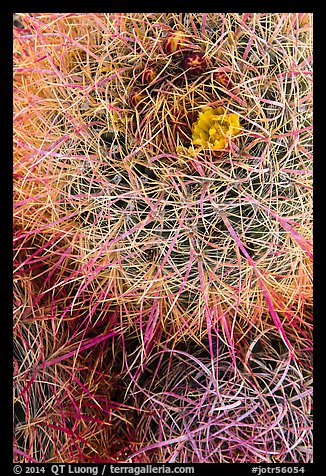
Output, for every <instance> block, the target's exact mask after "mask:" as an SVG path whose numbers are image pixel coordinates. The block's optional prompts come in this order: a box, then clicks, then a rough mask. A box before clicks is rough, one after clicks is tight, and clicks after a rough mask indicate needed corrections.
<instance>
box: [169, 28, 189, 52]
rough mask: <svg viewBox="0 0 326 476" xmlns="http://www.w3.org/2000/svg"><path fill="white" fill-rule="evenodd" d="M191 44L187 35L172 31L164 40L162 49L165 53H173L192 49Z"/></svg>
mask: <svg viewBox="0 0 326 476" xmlns="http://www.w3.org/2000/svg"><path fill="white" fill-rule="evenodd" d="M193 46H194V44H193V43H192V41H191V39H190V37H189V35H187V34H186V33H185V32H183V31H172V32H171V33H170V34H169V35H168V36H167V37H166V38H165V40H164V43H163V49H164V51H165V53H167V54H170V53H175V52H179V51H187V50H189V49H192V48H193Z"/></svg>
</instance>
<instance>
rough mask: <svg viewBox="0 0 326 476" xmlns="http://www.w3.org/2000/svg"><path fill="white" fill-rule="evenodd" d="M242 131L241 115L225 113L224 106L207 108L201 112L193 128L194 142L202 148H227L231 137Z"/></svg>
mask: <svg viewBox="0 0 326 476" xmlns="http://www.w3.org/2000/svg"><path fill="white" fill-rule="evenodd" d="M240 131H241V126H240V121H239V116H238V115H237V114H225V110H224V109H223V108H222V107H218V108H217V109H213V108H212V107H208V108H206V109H205V110H204V111H202V112H201V113H200V114H199V117H198V119H197V121H196V122H195V123H194V125H193V129H192V143H193V144H194V145H196V146H199V147H200V148H202V149H212V150H221V149H225V147H226V146H227V144H228V142H229V139H231V138H232V137H233V136H236V135H237V134H239V132H240Z"/></svg>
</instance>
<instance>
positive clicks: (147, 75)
mask: <svg viewBox="0 0 326 476" xmlns="http://www.w3.org/2000/svg"><path fill="white" fill-rule="evenodd" d="M156 76H157V72H156V71H155V69H154V68H146V69H144V71H143V72H142V75H141V82H142V83H143V84H149V83H151V82H152V81H153V80H154V79H155V78H156Z"/></svg>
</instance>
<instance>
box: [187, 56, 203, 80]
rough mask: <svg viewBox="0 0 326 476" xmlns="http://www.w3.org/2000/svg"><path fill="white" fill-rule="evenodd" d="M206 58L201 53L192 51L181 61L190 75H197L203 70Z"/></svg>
mask: <svg viewBox="0 0 326 476" xmlns="http://www.w3.org/2000/svg"><path fill="white" fill-rule="evenodd" d="M206 66H207V64H206V60H205V59H204V56H203V54H202V53H192V54H191V55H189V56H187V57H186V58H185V59H184V61H183V68H184V69H186V70H187V73H188V74H190V75H197V74H200V73H202V72H203V71H205V69H206Z"/></svg>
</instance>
